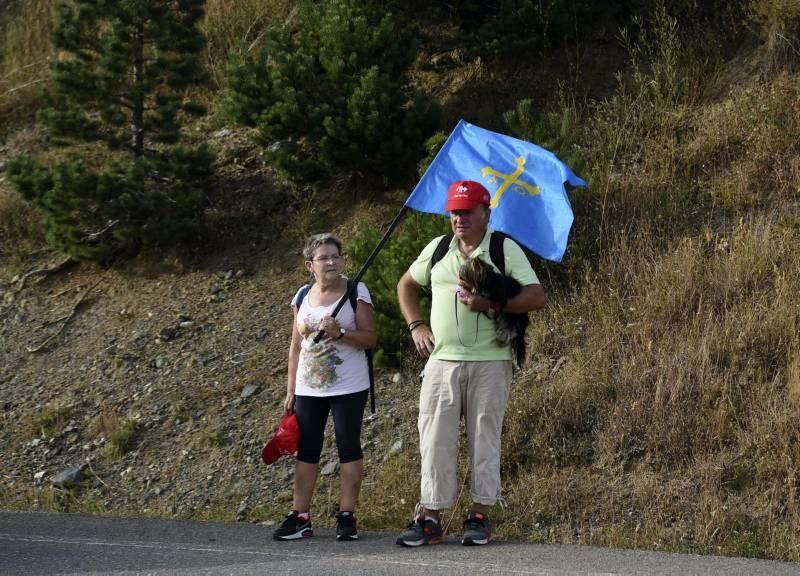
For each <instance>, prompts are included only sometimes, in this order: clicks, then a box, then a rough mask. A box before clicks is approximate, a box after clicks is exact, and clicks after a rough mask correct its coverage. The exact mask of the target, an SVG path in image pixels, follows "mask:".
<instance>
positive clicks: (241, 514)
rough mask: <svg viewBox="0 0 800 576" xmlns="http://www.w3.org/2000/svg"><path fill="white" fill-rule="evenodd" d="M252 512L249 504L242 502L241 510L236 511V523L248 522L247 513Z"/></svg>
mask: <svg viewBox="0 0 800 576" xmlns="http://www.w3.org/2000/svg"><path fill="white" fill-rule="evenodd" d="M249 511H250V508H248V506H247V502H242V503H241V504H239V508H238V509H237V510H236V521H237V522H244V521H245V520H247V513H248V512H249Z"/></svg>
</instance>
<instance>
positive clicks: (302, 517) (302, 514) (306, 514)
mask: <svg viewBox="0 0 800 576" xmlns="http://www.w3.org/2000/svg"><path fill="white" fill-rule="evenodd" d="M295 516H297V519H298V520H309V519H310V518H311V514H310V513H309V512H295Z"/></svg>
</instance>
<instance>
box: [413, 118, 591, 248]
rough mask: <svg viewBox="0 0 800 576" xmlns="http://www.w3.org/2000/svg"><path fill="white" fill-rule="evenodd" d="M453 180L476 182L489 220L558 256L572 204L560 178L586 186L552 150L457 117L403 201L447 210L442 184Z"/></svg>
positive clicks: (436, 211)
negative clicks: (488, 200) (487, 200)
mask: <svg viewBox="0 0 800 576" xmlns="http://www.w3.org/2000/svg"><path fill="white" fill-rule="evenodd" d="M456 180H474V181H476V182H481V183H482V184H483V185H484V186H486V189H487V190H489V192H490V193H491V194H492V204H491V208H492V215H491V219H490V220H489V223H490V225H491V226H492V228H494V229H495V230H499V231H501V232H505V233H506V234H508V235H509V236H511V237H512V238H513V239H514V240H516V241H517V242H519V243H520V244H522V245H524V246H526V247H528V248H529V249H530V250H532V251H533V252H535V253H536V254H538V255H539V256H542V257H543V258H547V259H548V260H554V261H556V262H560V261H561V258H562V257H563V256H564V251H565V250H566V249H567V238H568V237H569V229H570V228H571V226H572V219H573V218H572V208H571V206H570V204H569V198H568V197H567V192H566V190H565V189H564V184H565V183H566V184H568V185H570V186H571V187H575V186H586V182H584V181H583V180H581V179H580V178H578V177H577V176H576V175H575V174H573V172H572V170H570V169H569V166H567V165H566V164H564V163H563V162H561V160H559V159H558V158H557V157H556V155H555V154H553V153H552V152H549V151H548V150H545V149H544V148H541V147H539V146H536V145H535V144H531V143H529V142H525V141H523V140H518V139H517V138H512V137H510V136H505V135H503V134H498V133H496V132H490V131H489V130H484V129H483V128H479V127H478V126H474V125H472V124H469V123H467V122H464V121H463V120H461V121H460V122H459V123H458V125H457V126H456V127H455V129H454V130H453V132H452V134H450V137H449V138H448V139H447V141H446V142H445V143H444V145H443V146H442V149H441V150H439V153H438V154H437V155H436V158H434V160H433V162H431V165H430V166H429V167H428V169H427V170H426V171H425V174H423V175H422V178H421V179H420V181H419V182H418V183H417V185H416V187H415V188H414V190H413V192H411V195H410V196H409V197H408V199H407V200H406V203H405V205H406V206H408V207H409V208H412V209H414V210H418V211H420V212H432V213H434V214H447V212H445V210H444V206H445V203H446V202H447V189H448V187H449V186H450V184H452V183H453V182H455V181H456Z"/></svg>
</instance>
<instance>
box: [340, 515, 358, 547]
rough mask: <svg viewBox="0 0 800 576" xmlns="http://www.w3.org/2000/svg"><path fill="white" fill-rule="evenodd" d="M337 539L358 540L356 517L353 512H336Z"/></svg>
mask: <svg viewBox="0 0 800 576" xmlns="http://www.w3.org/2000/svg"><path fill="white" fill-rule="evenodd" d="M336 539H337V540H358V530H357V529H356V517H355V516H354V515H353V513H352V512H339V513H338V514H336Z"/></svg>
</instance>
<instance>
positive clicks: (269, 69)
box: [226, 0, 435, 180]
mask: <svg viewBox="0 0 800 576" xmlns="http://www.w3.org/2000/svg"><path fill="white" fill-rule="evenodd" d="M299 5H300V9H299V10H298V12H297V14H298V17H297V20H296V21H295V22H293V23H292V24H291V27H290V25H283V26H282V27H280V28H277V29H273V30H271V31H270V33H269V34H268V35H267V36H266V39H265V42H264V45H263V47H262V49H261V50H260V52H258V53H257V54H256V55H254V56H252V57H249V58H247V59H244V60H243V61H239V62H236V63H234V65H233V66H232V67H231V70H230V74H229V79H228V80H229V82H228V97H227V102H226V108H227V110H228V112H229V113H230V114H231V115H232V117H233V118H235V119H236V120H238V121H240V122H242V123H244V124H246V125H250V126H256V127H258V129H259V134H260V141H261V143H262V144H263V145H264V146H265V147H266V152H267V156H268V158H269V159H271V160H272V161H273V162H274V163H275V165H276V166H277V167H278V168H280V169H282V170H283V171H284V172H286V173H287V174H288V175H289V176H290V177H292V178H294V179H297V180H314V179H315V178H318V177H320V176H321V175H323V174H328V173H331V172H351V173H361V174H364V173H365V172H370V171H372V172H376V173H380V174H383V175H392V174H397V173H398V172H402V171H403V170H404V169H405V168H407V167H408V166H410V165H411V164H410V161H415V160H416V159H418V158H419V154H420V153H421V144H422V142H423V141H424V139H425V136H426V135H427V133H428V132H429V131H430V128H431V127H432V125H433V122H434V121H435V111H434V110H433V108H432V107H431V106H430V105H429V104H428V103H427V102H426V101H425V99H424V98H423V97H422V96H420V95H417V94H416V93H415V92H414V90H413V89H412V88H411V86H410V82H409V75H408V71H409V67H410V66H411V64H412V63H413V61H414V58H415V54H416V48H415V45H414V42H412V41H411V38H410V37H409V36H408V35H407V34H405V33H404V32H403V30H402V27H401V26H399V25H398V24H397V22H396V20H395V19H394V18H393V16H392V15H391V14H389V13H386V12H384V11H382V10H378V9H376V7H375V6H372V5H371V3H370V2H367V1H365V0H328V1H326V2H310V1H307V0H306V1H301V2H299Z"/></svg>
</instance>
